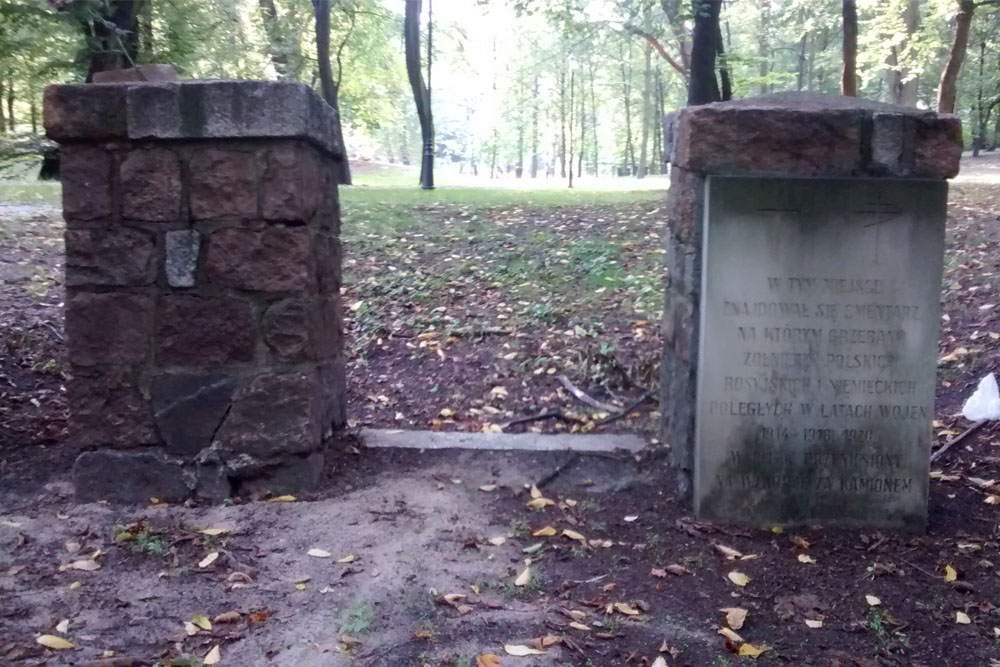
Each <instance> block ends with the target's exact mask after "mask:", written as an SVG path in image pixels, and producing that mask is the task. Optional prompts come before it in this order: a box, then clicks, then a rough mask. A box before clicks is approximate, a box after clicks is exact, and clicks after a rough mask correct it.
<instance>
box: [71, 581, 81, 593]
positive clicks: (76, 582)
mask: <svg viewBox="0 0 1000 667" xmlns="http://www.w3.org/2000/svg"><path fill="white" fill-rule="evenodd" d="M80 586H83V582H81V581H74V582H73V583H72V584H70V585H69V589H70V590H71V591H75V590H76V589H78V588H79V587H80Z"/></svg>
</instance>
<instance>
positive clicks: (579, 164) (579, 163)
mask: <svg viewBox="0 0 1000 667" xmlns="http://www.w3.org/2000/svg"><path fill="white" fill-rule="evenodd" d="M586 152H587V90H586V88H585V87H584V85H583V73H582V72H581V73H580V147H579V149H578V150H577V158H576V176H577V178H579V177H581V176H583V156H584V154H585V153H586Z"/></svg>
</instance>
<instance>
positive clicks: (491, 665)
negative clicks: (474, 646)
mask: <svg viewBox="0 0 1000 667" xmlns="http://www.w3.org/2000/svg"><path fill="white" fill-rule="evenodd" d="M476 667H500V658H499V657H498V656H497V655H495V654H493V653H484V654H483V655H477V656H476Z"/></svg>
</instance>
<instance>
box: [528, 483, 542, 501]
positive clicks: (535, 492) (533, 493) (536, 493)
mask: <svg viewBox="0 0 1000 667" xmlns="http://www.w3.org/2000/svg"><path fill="white" fill-rule="evenodd" d="M530 493H531V497H532V498H541V497H542V492H541V491H540V490H539V489H538V487H537V486H535V485H534V484H532V485H531V491H530Z"/></svg>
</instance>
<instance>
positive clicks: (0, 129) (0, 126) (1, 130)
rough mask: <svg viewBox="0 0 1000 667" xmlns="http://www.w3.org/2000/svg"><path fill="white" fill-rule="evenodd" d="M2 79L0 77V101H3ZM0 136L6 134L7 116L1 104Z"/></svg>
mask: <svg viewBox="0 0 1000 667" xmlns="http://www.w3.org/2000/svg"><path fill="white" fill-rule="evenodd" d="M3 91H4V87H3V78H2V77H0V100H3ZM0 134H7V116H6V115H4V112H3V104H2V103H0Z"/></svg>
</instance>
